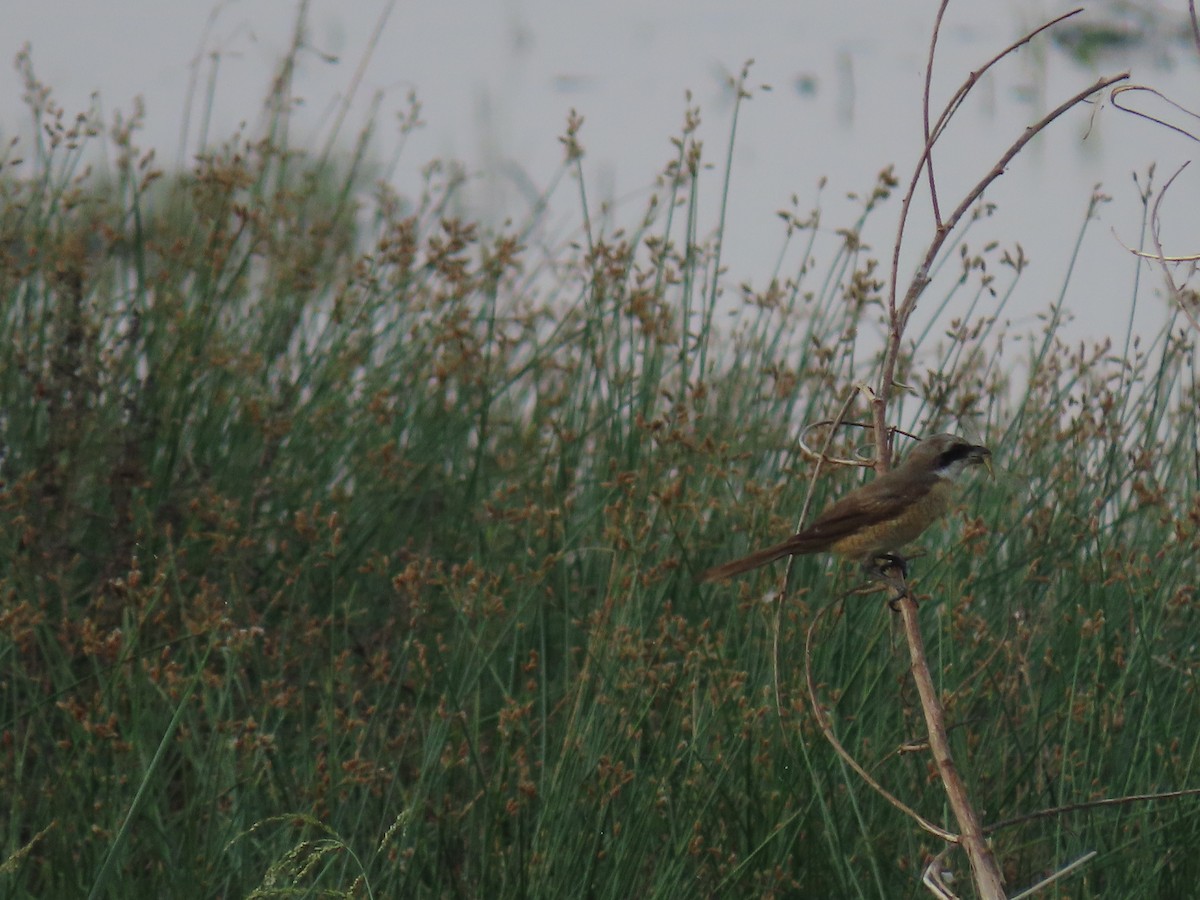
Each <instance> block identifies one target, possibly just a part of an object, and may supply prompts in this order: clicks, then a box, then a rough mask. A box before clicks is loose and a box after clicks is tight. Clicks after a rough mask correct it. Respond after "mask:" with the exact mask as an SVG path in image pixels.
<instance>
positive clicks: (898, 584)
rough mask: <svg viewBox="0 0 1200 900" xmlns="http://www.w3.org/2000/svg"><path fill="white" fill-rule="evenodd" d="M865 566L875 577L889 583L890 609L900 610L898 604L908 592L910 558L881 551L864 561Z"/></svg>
mask: <svg viewBox="0 0 1200 900" xmlns="http://www.w3.org/2000/svg"><path fill="white" fill-rule="evenodd" d="M863 568H864V569H866V570H867V572H868V573H870V575H871V576H872V577H874V578H877V579H878V580H880V581H882V582H884V584H886V585H887V589H888V593H889V594H890V595H891V596H890V597H889V598H888V609H890V610H891V611H892V612H899V611H900V607H899V606H897V604H898V603H899V602H900V601H901V600H903V599H904V598H905V597H907V596H909V593H908V560H906V559H905V558H904V557H903V556H900V555H899V554H897V553H881V554H880V555H878V556H876V557H875V558H874V559H872V560H870V561H869V562H866V563H863Z"/></svg>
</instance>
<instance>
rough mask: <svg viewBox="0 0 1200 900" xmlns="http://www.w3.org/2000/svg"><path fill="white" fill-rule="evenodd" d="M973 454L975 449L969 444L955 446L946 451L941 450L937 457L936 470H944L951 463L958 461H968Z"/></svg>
mask: <svg viewBox="0 0 1200 900" xmlns="http://www.w3.org/2000/svg"><path fill="white" fill-rule="evenodd" d="M974 454H975V447H973V446H972V445H971V444H955V445H954V446H953V447H951V448H950V449H948V450H943V451H942V452H941V453H940V454H939V455H938V460H937V468H939V469H944V468H946V467H947V466H949V465H950V464H951V463H956V462H958V461H959V460H960V459H968V458H970V457H971V456H973V455H974Z"/></svg>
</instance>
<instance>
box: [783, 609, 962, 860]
mask: <svg viewBox="0 0 1200 900" xmlns="http://www.w3.org/2000/svg"><path fill="white" fill-rule="evenodd" d="M824 614H825V609H821V610H820V611H819V612H818V613H817V614H816V616H814V617H813V621H812V624H811V625H810V626H808V635H807V637H806V638H805V640H804V677H805V680H806V681H807V682H808V699H809V703H810V704H811V705H812V711H813V715H814V716H816V719H817V724H818V725H819V726H820V728H821V734H823V735H824V736H825V740H826V741H828V742H829V745H830V746H831V747H833V749H834V752H835V753H837V755H838V756H840V757H841V758H842V760H843V761H844V762H845V763H846V765H848V766H849V767H850V768H851V769H853V770H854V772H855V773H856V774H857V775H858V777H859V778H861V779H862V780H863V781H865V782H866V783H867V786H868V787H870V788H871V790H873V791H875V793H877V794H879V796H880V797H882V798H883V799H884V800H886V801H887V802H888V803H890V804H892V806H894V807H896V809H898V810H900V812H902V813H904V814H905V815H906V816H908V817H909V818H911V819H912V820H913V821H914V822H916V823H917V824H918V825H920V826H921V827H922V828H924V829H925V830H926V831H928V832H929V833H930V834H932V835H934V836H936V837H940V838H941V839H942V840H944V841H949V842H950V843H952V844H955V843H958V841H959V836H958V835H956V834H954V833H953V832H950V831H947V830H946V829H944V828H942V827H941V826H940V825H935V824H934V823H933V822H930V821H929V820H928V819H926V818H925V817H924V816H922V815H921V814H920V813H919V812H917V811H916V810H915V809H913V808H912V807H911V806H909V805H908V804H906V803H905V802H904V801H903V800H901V799H900V798H899V797H897V796H896V795H895V794H892V793H891V792H890V791H888V789H887V788H885V787H884V786H883V785H881V784H880V783H879V782H878V781H876V780H875V779H874V778H873V777H871V774H870V773H869V772H868V771H867V770H866V769H864V768H863V767H862V766H861V765H859V762H858V760H856V759H855V758H854V757H853V756H851V755H850V753H849V752H848V751H847V750H846V748H845V747H843V746H842V744H841V742H840V741H839V740H838V739H837V735H835V734H834V733H833V726H832V725H831V724H830V722H829V720H828V719H827V718H826V716H825V714H824V713H823V712H822V710H821V702H820V699H819V698H818V696H817V685H816V682H815V681H814V680H813V673H812V637H813V632H814V631H815V630H816V627H817V625H818V624H819V623H820V621H821V616H823V615H824Z"/></svg>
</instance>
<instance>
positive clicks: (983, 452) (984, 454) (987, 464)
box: [971, 446, 995, 478]
mask: <svg viewBox="0 0 1200 900" xmlns="http://www.w3.org/2000/svg"><path fill="white" fill-rule="evenodd" d="M971 460H972V461H973V462H977V463H981V464H982V465H983V467H984V468H985V469H987V473H988V477H991V478H994V477H995V473H994V472H993V471H992V451H991V450H989V449H988V448H987V447H983V446H976V447H972V448H971Z"/></svg>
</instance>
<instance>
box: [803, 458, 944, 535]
mask: <svg viewBox="0 0 1200 900" xmlns="http://www.w3.org/2000/svg"><path fill="white" fill-rule="evenodd" d="M892 474H894V473H889V474H887V475H881V476H880V477H879V478H876V479H875V480H874V481H872V482H869V483H867V484H865V485H863V486H862V487H861V488H859V489H858V490H856V491H852V492H851V493H849V494H847V495H846V496H845V497H843V498H842V499H841V500H839V501H838V502H837V503H835V504H833V506H831V507H829V508H828V509H826V510H825V511H824V512H822V513H821V514H820V515H819V516H817V518H816V519H815V520H813V523H812V524H811V525H809V526H808V527H807V528H805V529H804V530H803V531H800V532H798V533H796V534H795V535H793V536H792V538H791V539H790V540H791V541H792V542H794V544H795V546H796V548H797V549H798V550H802V551H803V550H805V549H807V548H810V547H811V549H812V550H814V551H816V550H823V549H825V548H827V547H829V546H830V545H831V544H834V543H836V542H837V541H839V540H841V539H842V538H844V537H847V536H849V535H852V534H855V533H857V532H858V531H860V530H861V529H863V528H866V527H868V526H870V525H877V524H879V523H881V522H887V521H889V520H890V519H895V518H897V517H898V516H899V515H900V514H901V513H903V512H904V511H905V510H907V509H909V508H910V507H911V506H912V504H913V503H915V502H917V501H918V500H920V499H921V498H922V497H924V496H926V495H927V494H928V493H929V491H930V489H931V488H932V487H933V486H934V484H935V483H936V482H937V476H935V475H928V476H916V477H914V476H912V475H911V474H909V475H908V476H907V477H905V478H903V479H901V478H892V477H890V476H891V475H892Z"/></svg>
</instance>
